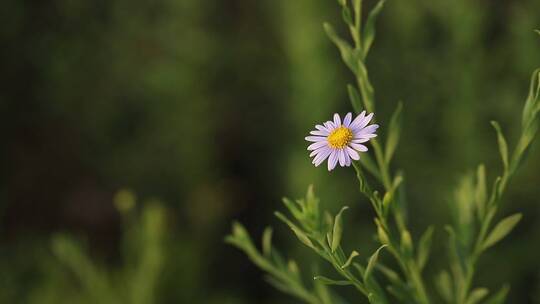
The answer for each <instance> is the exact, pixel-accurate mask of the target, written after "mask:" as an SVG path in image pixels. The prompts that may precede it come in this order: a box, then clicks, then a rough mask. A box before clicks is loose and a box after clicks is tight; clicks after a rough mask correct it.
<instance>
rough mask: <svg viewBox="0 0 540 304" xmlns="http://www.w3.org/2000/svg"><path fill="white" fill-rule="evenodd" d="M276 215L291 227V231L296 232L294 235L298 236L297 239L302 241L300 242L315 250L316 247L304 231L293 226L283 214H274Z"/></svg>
mask: <svg viewBox="0 0 540 304" xmlns="http://www.w3.org/2000/svg"><path fill="white" fill-rule="evenodd" d="M274 214H275V215H276V217H277V218H279V219H280V220H281V221H282V222H284V223H285V224H287V226H289V228H291V230H292V231H293V232H294V234H295V235H296V237H297V238H298V239H299V240H300V242H302V243H303V244H304V245H306V246H308V247H310V248H313V249H315V247H314V246H313V243H312V242H311V240H310V239H309V237H308V236H307V235H306V233H305V232H304V231H302V229H300V228H298V226H296V225H295V224H293V223H292V222H291V221H290V220H289V219H288V218H287V217H286V216H284V215H283V214H281V213H279V212H275V213H274Z"/></svg>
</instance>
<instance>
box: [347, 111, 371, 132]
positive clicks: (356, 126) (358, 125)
mask: <svg viewBox="0 0 540 304" xmlns="http://www.w3.org/2000/svg"><path fill="white" fill-rule="evenodd" d="M371 118H373V113H370V114H369V115H368V116H366V117H365V118H364V119H362V120H361V121H359V122H358V123H356V124H354V125H352V124H351V129H353V130H359V129H362V128H363V127H365V126H367V124H368V123H369V122H370V121H371Z"/></svg>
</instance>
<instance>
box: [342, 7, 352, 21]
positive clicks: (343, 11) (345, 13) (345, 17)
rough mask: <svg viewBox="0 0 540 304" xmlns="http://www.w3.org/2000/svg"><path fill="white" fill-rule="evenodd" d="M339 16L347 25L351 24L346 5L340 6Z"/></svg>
mask: <svg viewBox="0 0 540 304" xmlns="http://www.w3.org/2000/svg"><path fill="white" fill-rule="evenodd" d="M341 17H342V18H343V21H345V23H346V24H347V25H353V19H352V14H351V10H350V9H349V7H348V6H346V5H345V6H343V7H342V8H341Z"/></svg>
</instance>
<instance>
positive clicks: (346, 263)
mask: <svg viewBox="0 0 540 304" xmlns="http://www.w3.org/2000/svg"><path fill="white" fill-rule="evenodd" d="M357 256H358V252H356V250H355V251H353V252H351V255H349V258H348V259H347V262H345V264H343V266H341V269H345V268H347V267H349V265H351V263H352V261H353V259H354V258H355V257H357Z"/></svg>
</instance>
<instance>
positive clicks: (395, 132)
mask: <svg viewBox="0 0 540 304" xmlns="http://www.w3.org/2000/svg"><path fill="white" fill-rule="evenodd" d="M402 109H403V103H402V102H399V103H398V105H397V107H396V109H395V110H394V114H392V118H390V124H389V126H388V137H387V138H386V145H385V148H386V151H385V154H384V160H385V161H386V162H387V163H390V160H391V159H392V156H393V155H394V152H395V151H396V148H397V145H398V143H399V137H400V133H401V111H402Z"/></svg>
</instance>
